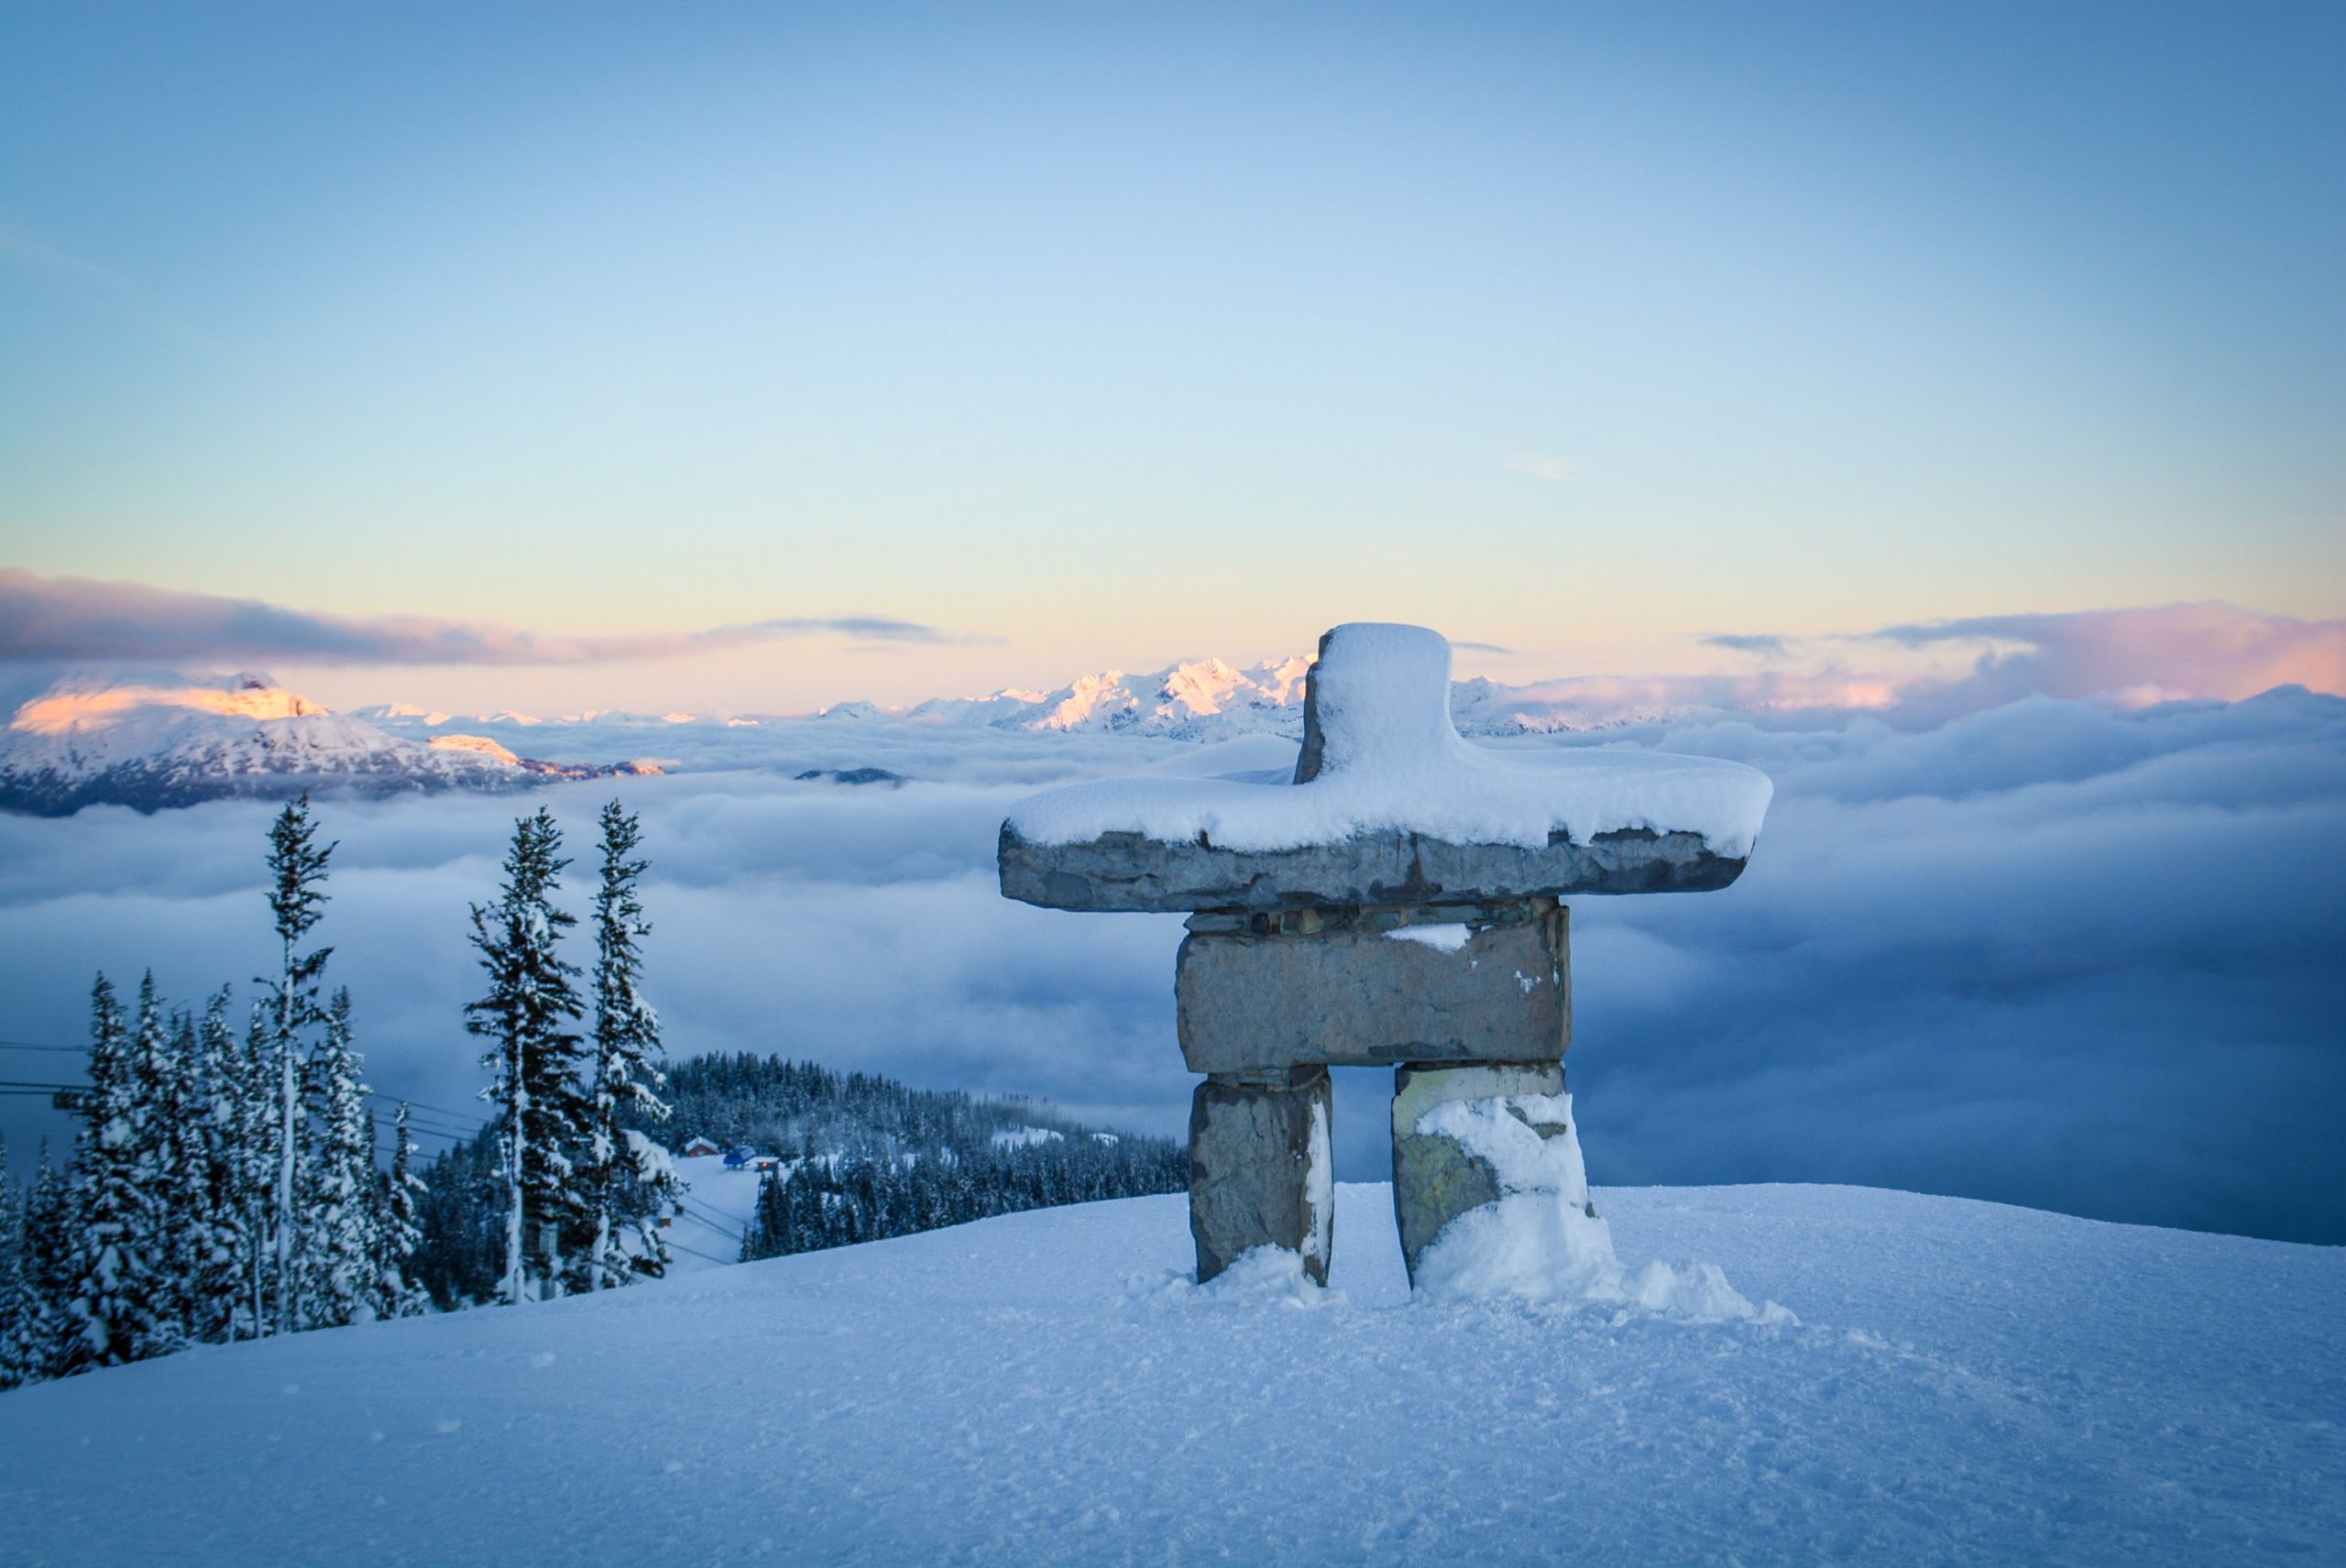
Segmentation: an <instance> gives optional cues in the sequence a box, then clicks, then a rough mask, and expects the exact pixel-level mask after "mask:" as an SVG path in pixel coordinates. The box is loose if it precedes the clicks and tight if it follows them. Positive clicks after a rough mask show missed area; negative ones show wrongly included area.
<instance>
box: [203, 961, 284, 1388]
mask: <svg viewBox="0 0 2346 1568" xmlns="http://www.w3.org/2000/svg"><path fill="white" fill-rule="evenodd" d="M256 1076H257V1075H256V1074H255V1073H254V1072H253V1071H252V1070H251V1069H250V1067H249V1065H248V1062H247V1055H246V1052H245V1051H244V1049H243V1048H242V1047H240V1046H239V1045H238V1043H237V1040H236V1031H235V1030H233V1029H231V1028H230V1027H229V1026H228V988H227V987H226V986H225V985H224V986H222V987H221V988H220V989H219V991H218V992H215V993H214V995H213V996H212V998H211V1000H210V1001H209V1002H207V1003H205V1004H204V1009H203V1022H202V1023H201V1024H200V1025H197V1028H196V1035H195V1056H194V1066H193V1069H192V1071H191V1072H190V1074H189V1080H190V1099H191V1101H192V1107H193V1108H192V1118H193V1121H192V1127H191V1132H190V1135H189V1138H188V1140H187V1141H188V1143H189V1145H190V1146H191V1148H192V1155H193V1158H194V1160H195V1163H196V1166H197V1176H196V1179H195V1181H193V1182H192V1184H191V1187H192V1192H193V1201H194V1202H195V1203H196V1204H197V1206H198V1210H199V1215H198V1219H197V1221H196V1224H197V1227H198V1234H197V1235H196V1237H195V1238H194V1245H193V1248H192V1251H193V1255H194V1272H193V1289H192V1296H193V1299H194V1309H193V1312H192V1326H193V1328H194V1330H195V1332H196V1337H197V1338H198V1339H201V1340H203V1341H204V1342H206V1343H216V1342H219V1341H222V1340H232V1339H235V1338H237V1337H238V1335H239V1334H240V1333H241V1332H248V1331H247V1325H250V1324H254V1323H257V1322H258V1315H257V1313H256V1312H255V1311H254V1310H252V1309H253V1306H254V1303H253V1301H252V1298H251V1295H250V1290H251V1286H252V1283H253V1278H254V1271H253V1266H254V1263H255V1262H256V1254H255V1251H254V1245H255V1238H256V1236H257V1234H258V1232H257V1231H256V1229H255V1222H256V1220H257V1218H258V1212H259V1211H260V1210H261V1209H262V1208H263V1207H264V1206H265V1204H266V1201H267V1191H266V1188H265V1186H261V1185H258V1184H259V1183H263V1182H265V1180H266V1171H267V1158H266V1155H265V1154H262V1155H258V1156H257V1155H256V1152H255V1150H254V1149H253V1148H252V1147H251V1146H250V1143H249V1140H252V1139H254V1138H256V1137H258V1136H263V1135H266V1132H267V1129H268V1126H269V1114H268V1102H267V1101H266V1099H265V1098H263V1095H264V1093H265V1091H266V1089H267V1085H266V1084H265V1083H264V1084H259V1085H256V1084H255V1083H254V1082H253V1080H254V1078H255V1077H256ZM256 1101H258V1102H259V1103H258V1104H256V1103H254V1102H256Z"/></svg>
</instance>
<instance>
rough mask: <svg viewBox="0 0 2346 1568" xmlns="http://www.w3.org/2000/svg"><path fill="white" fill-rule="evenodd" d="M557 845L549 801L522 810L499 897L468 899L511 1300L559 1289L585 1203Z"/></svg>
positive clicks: (573, 993)
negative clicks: (484, 901) (566, 1246)
mask: <svg viewBox="0 0 2346 1568" xmlns="http://www.w3.org/2000/svg"><path fill="white" fill-rule="evenodd" d="M561 848H562V830H561V829H560V828H557V827H555V826H554V817H553V815H552V814H551V813H549V812H548V811H547V810H546V809H545V807H543V806H540V807H539V808H538V810H537V812H536V814H535V815H534V816H531V817H522V818H521V820H520V821H519V822H517V823H515V824H514V827H513V843H512V847H511V848H510V850H508V851H507V854H506V857H505V866H504V871H505V883H504V886H503V888H502V889H501V891H500V894H499V899H498V901H497V903H495V904H493V905H473V907H472V923H473V935H472V944H473V946H474V947H475V948H477V949H478V950H479V953H480V962H481V968H482V969H483V970H486V971H488V994H487V995H485V996H483V997H482V998H481V999H480V1000H479V1001H477V1002H474V1003H468V1004H467V1005H466V1009H465V1011H466V1014H467V1016H466V1020H465V1026H466V1028H467V1029H469V1030H470V1031H472V1033H474V1034H476V1035H477V1036H481V1037H483V1038H485V1039H487V1040H488V1041H489V1042H490V1046H489V1048H488V1050H487V1051H486V1052H484V1053H483V1054H482V1057H481V1065H482V1066H483V1067H485V1068H487V1069H488V1070H489V1074H490V1081H489V1086H488V1088H487V1089H486V1090H484V1091H482V1094H481V1097H482V1098H483V1099H484V1100H487V1101H488V1102H490V1103H491V1104H492V1105H493V1106H495V1107H496V1115H497V1118H498V1120H499V1122H500V1123H501V1124H502V1127H501V1132H500V1140H501V1141H500V1146H499V1152H500V1154H501V1156H502V1161H501V1163H502V1165H503V1167H504V1169H503V1181H504V1187H505V1193H504V1198H505V1210H506V1221H505V1273H504V1279H503V1283H502V1291H503V1294H504V1297H505V1299H506V1300H507V1301H509V1302H511V1303H515V1304H519V1303H520V1302H521V1301H523V1300H526V1299H531V1297H532V1296H533V1295H536V1294H540V1293H544V1292H557V1293H558V1292H559V1290H560V1289H561V1287H562V1277H563V1272H564V1269H563V1262H562V1255H561V1254H562V1246H561V1241H560V1238H561V1237H562V1236H563V1235H565V1234H576V1233H577V1231H578V1229H579V1228H580V1227H579V1220H580V1216H581V1214H582V1213H583V1212H584V1205H583V1204H582V1203H581V1202H580V1201H579V1200H578V1196H577V1193H576V1168H575V1163H574V1155H575V1154H576V1151H577V1150H578V1148H579V1146H580V1145H581V1144H582V1142H583V1141H584V1135H585V1132H586V1120H587V1117H586V1104H585V1101H584V1096H583V1095H582V1093H581V1092H580V1090H579V1087H578V1080H577V1074H576V1069H577V1062H578V1058H579V1055H580V1053H581V1048H582V1044H581V1041H580V1038H579V1036H578V1035H577V1034H576V1033H575V1032H574V1031H573V1030H572V1029H570V1028H569V1027H567V1025H573V1024H576V1022H577V1021H578V1019H579V1018H580V1016H581V1014H582V1013H583V1011H584V1009H583V1007H582V1005H581V1003H580V1001H579V996H578V991H577V987H576V985H575V984H574V983H573V979H574V977H575V976H576V974H577V973H578V967H577V966H576V964H571V963H566V962H565V961H564V960H563V959H562V956H561V951H560V943H561V939H562V935H563V933H564V932H565V931H566V930H567V929H569V928H570V927H573V926H575V925H576V924H577V923H578V922H577V919H576V916H571V915H567V914H565V913H564V912H563V911H562V910H560V909H557V908H555V907H554V903H553V894H554V889H555V888H556V887H557V886H558V885H560V880H561V872H562V869H563V868H564V867H565V866H566V865H568V864H569V863H570V862H569V861H566V860H563V859H561V858H560V855H559V851H560V850H561Z"/></svg>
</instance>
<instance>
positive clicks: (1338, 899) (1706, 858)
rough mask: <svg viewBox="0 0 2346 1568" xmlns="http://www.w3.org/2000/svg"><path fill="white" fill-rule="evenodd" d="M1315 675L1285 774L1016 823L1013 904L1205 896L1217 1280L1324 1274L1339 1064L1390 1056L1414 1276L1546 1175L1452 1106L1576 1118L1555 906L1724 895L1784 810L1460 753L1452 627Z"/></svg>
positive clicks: (1701, 772) (1207, 1247)
mask: <svg viewBox="0 0 2346 1568" xmlns="http://www.w3.org/2000/svg"><path fill="white" fill-rule="evenodd" d="M1304 692H1305V695H1304V706H1303V716H1304V719H1303V723H1304V728H1303V750H1302V754H1301V756H1300V757H1299V759H1298V761H1297V763H1296V767H1295V771H1294V775H1293V777H1292V778H1291V779H1288V778H1285V777H1282V776H1267V777H1266V776H1263V775H1247V774H1237V775H1233V776H1231V777H1228V778H1222V779H1186V778H1138V779H1123V780H1111V781H1103V782H1100V783H1094V784H1076V785H1071V786H1069V787H1067V788H1063V789H1058V790H1053V791H1050V792H1048V793H1047V794H1044V795H1036V796H1034V797H1032V798H1030V799H1028V800H1026V801H1024V802H1022V803H1020V805H1019V806H1017V807H1016V808H1015V809H1014V810H1013V811H1012V813H1011V815H1010V817H1009V819H1008V820H1007V821H1005V822H1004V823H1003V828H1002V843H1001V871H1002V891H1003V894H1005V895H1006V896H1008V897H1011V898H1015V899H1020V900H1023V901H1025V902H1026V903H1028V904H1036V905H1044V906H1045V907H1047V908H1053V909H1072V910H1127V911H1130V910H1149V911H1171V910H1180V911H1189V912H1191V914H1190V918H1189V936H1188V937H1187V938H1185V939H1184V940H1183V942H1182V944H1181V952H1180V958H1179V960H1178V965H1177V968H1176V971H1175V981H1174V991H1175V994H1176V997H1177V999H1178V1009H1179V1031H1180V1041H1181V1050H1182V1053H1183V1055H1184V1056H1185V1057H1186V1058H1187V1059H1188V1062H1189V1069H1190V1070H1191V1071H1193V1072H1201V1073H1203V1074H1205V1075H1206V1078H1205V1081H1204V1082H1203V1083H1201V1084H1200V1085H1199V1086H1198V1090H1197V1095H1196V1099H1195V1101H1194V1102H1193V1106H1192V1109H1191V1112H1190V1116H1189V1171H1190V1177H1189V1229H1190V1232H1191V1234H1192V1235H1193V1236H1194V1238H1195V1239H1196V1242H1197V1254H1198V1278H1199V1280H1200V1282H1201V1283H1202V1282H1203V1281H1205V1280H1208V1279H1211V1278H1212V1277H1214V1276H1215V1275H1217V1274H1219V1273H1221V1272H1222V1270H1223V1269H1224V1268H1226V1267H1228V1266H1230V1265H1231V1264H1232V1263H1233V1262H1235V1261H1236V1260H1237V1259H1238V1258H1239V1257H1240V1256H1241V1255H1244V1253H1246V1252H1248V1251H1250V1250H1251V1249H1253V1248H1255V1247H1260V1246H1276V1247H1282V1248H1286V1249H1288V1250H1289V1251H1291V1252H1294V1253H1296V1254H1298V1255H1300V1257H1301V1259H1302V1264H1303V1267H1304V1270H1305V1271H1306V1272H1307V1273H1308V1274H1309V1275H1310V1277H1312V1278H1313V1279H1314V1280H1317V1281H1319V1282H1321V1283H1322V1284H1324V1283H1325V1282H1326V1280H1327V1275H1328V1263H1329V1250H1330V1243H1331V1240H1332V1237H1331V1232H1332V1223H1333V1219H1334V1201H1333V1200H1334V1184H1333V1183H1334V1173H1333V1168H1332V1161H1331V1157H1330V1154H1329V1148H1330V1144H1329V1117H1330V1111H1331V1108H1332V1107H1331V1102H1330V1092H1329V1079H1328V1069H1329V1068H1330V1066H1332V1065H1334V1066H1389V1067H1393V1068H1395V1069H1398V1070H1397V1072H1396V1074H1395V1080H1394V1093H1393V1206H1394V1210H1395V1213H1396V1216H1397V1218H1398V1221H1399V1224H1400V1232H1401V1249H1402V1255H1403V1257H1404V1259H1405V1260H1406V1261H1407V1263H1408V1265H1409V1272H1410V1276H1411V1277H1412V1279H1415V1278H1416V1277H1418V1274H1419V1269H1420V1261H1421V1260H1422V1259H1423V1257H1424V1256H1425V1255H1426V1253H1427V1251H1428V1249H1429V1248H1430V1247H1431V1245H1433V1243H1434V1241H1435V1239H1436V1238H1437V1237H1438V1236H1440V1235H1441V1234H1442V1231H1443V1229H1444V1227H1445V1226H1447V1225H1449V1224H1450V1223H1452V1222H1453V1221H1454V1220H1457V1219H1458V1218H1460V1217H1461V1216H1463V1215H1465V1214H1467V1213H1469V1212H1473V1211H1474V1210H1476V1209H1478V1208H1480V1207H1482V1206H1483V1205H1485V1204H1489V1203H1495V1202H1497V1201H1500V1200H1501V1199H1503V1198H1505V1197H1507V1196H1509V1195H1510V1193H1512V1192H1513V1191H1515V1190H1517V1189H1515V1188H1514V1187H1513V1186H1511V1185H1510V1183H1512V1182H1520V1181H1526V1180H1530V1181H1538V1182H1548V1183H1551V1184H1552V1183H1553V1181H1554V1178H1553V1176H1552V1175H1551V1174H1540V1175H1526V1174H1525V1173H1526V1172H1527V1171H1540V1172H1552V1169H1553V1168H1554V1166H1555V1164H1556V1163H1557V1162H1552V1161H1551V1162H1541V1161H1539V1160H1537V1159H1534V1160H1530V1161H1528V1162H1518V1164H1517V1165H1516V1166H1514V1167H1511V1168H1508V1169H1501V1168H1498V1166H1496V1165H1495V1164H1494V1162H1493V1161H1492V1159H1490V1158H1487V1157H1485V1155H1484V1154H1483V1153H1478V1152H1476V1149H1475V1148H1474V1147H1470V1146H1469V1140H1468V1139H1466V1138H1464V1137H1462V1136H1461V1135H1460V1133H1461V1131H1462V1129H1465V1128H1467V1127H1469V1126H1470V1125H1471V1124H1472V1118H1471V1117H1464V1118H1462V1117H1461V1116H1460V1115H1459V1114H1457V1113H1438V1111H1439V1108H1442V1107H1444V1106H1445V1105H1449V1104H1451V1103H1452V1102H1479V1103H1480V1104H1481V1105H1482V1106H1484V1107H1493V1108H1496V1109H1497V1110H1498V1111H1499V1112H1500V1113H1503V1114H1505V1115H1508V1116H1512V1117H1513V1118H1514V1119H1515V1121H1516V1122H1519V1123H1522V1124H1525V1126H1526V1127H1528V1128H1529V1131H1530V1132H1531V1133H1535V1134H1537V1135H1539V1136H1540V1138H1542V1139H1546V1138H1549V1137H1552V1136H1553V1135H1557V1134H1561V1133H1563V1132H1565V1131H1567V1128H1566V1127H1565V1126H1564V1124H1563V1107H1564V1106H1565V1105H1566V1104H1567V1103H1568V1102H1566V1101H1565V1100H1564V1099H1563V1098H1562V1095H1563V1088H1564V1069H1563V1057H1564V1048H1565V1047H1566V1046H1567V1045H1568V1044H1569V1043H1570V1042H1571V1039H1572V978H1571V954H1570V944H1569V923H1568V919H1567V916H1568V911H1567V910H1566V908H1565V906H1564V905H1563V904H1562V902H1561V900H1562V899H1563V898H1564V897H1566V896H1569V895H1573V894H1626V893H1699V892H1704V891H1707V890H1709V889H1713V888H1721V887H1725V886H1727V883H1731V882H1733V881H1734V880H1735V879H1736V877H1737V876H1738V874H1739V873H1740V872H1742V870H1743V867H1744V863H1745V861H1746V860H1747V859H1748V858H1749V855H1750V852H1751V847H1752V843H1753V840H1754V839H1756V838H1757V836H1758V834H1759V823H1760V818H1761V817H1762V816H1763V815H1764V814H1765V812H1766V810H1767V806H1768V799H1769V795H1770V785H1769V783H1768V780H1767V779H1766V778H1765V777H1764V776H1763V775H1762V774H1760V773H1757V772H1756V771H1754V770H1752V769H1750V768H1747V767H1744V766H1742V765H1740V764H1738V763H1734V762H1718V761H1714V760H1711V759H1707V758H1694V757H1669V756H1661V755H1659V754H1656V753H1653V752H1649V751H1630V750H1616V749H1597V748H1593V747H1573V748H1563V747H1554V746H1540V747H1537V748H1531V749H1523V750H1499V749H1495V748H1489V747H1482V746H1474V745H1470V744H1468V743H1467V742H1466V741H1465V740H1464V739H1462V738H1461V737H1460V735H1459V734H1458V731H1457V729H1455V727H1454V726H1453V724H1452V722H1451V718H1450V644H1449V643H1448V642H1447V641H1444V640H1443V639H1442V637H1441V636H1440V635H1438V634H1436V633H1434V632H1432V631H1429V630H1424V629H1423V628H1420V627H1414V626H1387V625H1348V626H1339V627H1337V628H1336V629H1335V630H1332V631H1331V632H1329V633H1328V634H1327V635H1326V636H1324V637H1322V638H1321V640H1320V655H1319V660H1318V662H1317V663H1314V664H1313V665H1312V667H1311V672H1310V676H1309V677H1308V678H1307V681H1306V685H1305V687H1304ZM1471 1109H1474V1107H1472V1106H1468V1105H1461V1106H1458V1107H1457V1108H1456V1110H1457V1112H1466V1111H1469V1110H1471ZM1483 1142H1484V1144H1485V1146H1486V1145H1487V1142H1488V1140H1486V1139H1485V1140H1483ZM1572 1163H1573V1164H1574V1165H1576V1164H1577V1162H1576V1161H1574V1162H1572Z"/></svg>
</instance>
